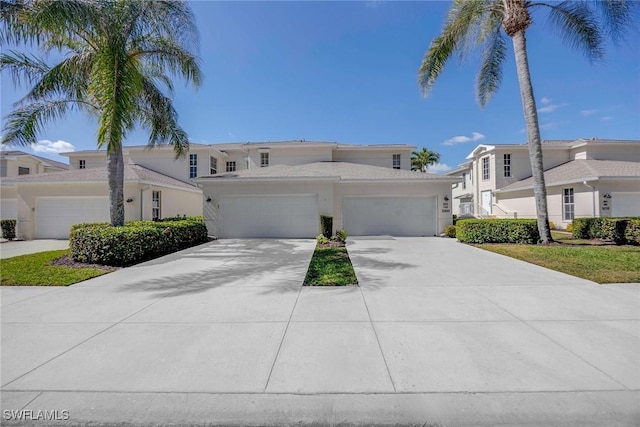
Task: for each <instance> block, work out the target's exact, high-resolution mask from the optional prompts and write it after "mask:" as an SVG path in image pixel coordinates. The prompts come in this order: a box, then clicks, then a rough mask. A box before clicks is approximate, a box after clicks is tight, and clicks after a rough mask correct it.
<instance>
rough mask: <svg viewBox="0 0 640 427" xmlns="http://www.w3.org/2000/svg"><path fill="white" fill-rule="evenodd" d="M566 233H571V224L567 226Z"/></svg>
mask: <svg viewBox="0 0 640 427" xmlns="http://www.w3.org/2000/svg"><path fill="white" fill-rule="evenodd" d="M567 231H568V232H569V233H573V224H567Z"/></svg>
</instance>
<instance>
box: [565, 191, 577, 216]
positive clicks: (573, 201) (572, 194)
mask: <svg viewBox="0 0 640 427" xmlns="http://www.w3.org/2000/svg"><path fill="white" fill-rule="evenodd" d="M569 191H570V194H569V195H568V196H569V197H570V198H571V201H570V202H567V200H566V198H567V192H569ZM568 207H571V218H568V216H567V210H566V208H568ZM575 217H576V195H575V191H574V189H573V187H571V188H563V189H562V220H563V221H566V222H570V221H573V219H574V218H575Z"/></svg>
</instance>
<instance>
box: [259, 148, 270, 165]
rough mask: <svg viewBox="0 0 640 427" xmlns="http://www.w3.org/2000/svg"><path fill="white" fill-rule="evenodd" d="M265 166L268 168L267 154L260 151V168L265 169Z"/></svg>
mask: <svg viewBox="0 0 640 427" xmlns="http://www.w3.org/2000/svg"><path fill="white" fill-rule="evenodd" d="M267 166H269V152H268V151H266V152H265V151H262V152H261V153H260V167H261V168H266V167H267Z"/></svg>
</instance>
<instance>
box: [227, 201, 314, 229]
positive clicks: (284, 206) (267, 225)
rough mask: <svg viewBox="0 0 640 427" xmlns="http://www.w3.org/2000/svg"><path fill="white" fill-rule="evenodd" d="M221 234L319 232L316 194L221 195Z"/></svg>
mask: <svg viewBox="0 0 640 427" xmlns="http://www.w3.org/2000/svg"><path fill="white" fill-rule="evenodd" d="M220 217H221V218H220V237H223V238H232V237H235V238H248V237H273V238H313V237H316V236H317V235H318V233H319V228H320V225H319V224H320V215H319V213H318V197H317V196H316V195H308V194H300V195H286V196H283V195H272V196H262V195H252V196H225V197H221V198H220Z"/></svg>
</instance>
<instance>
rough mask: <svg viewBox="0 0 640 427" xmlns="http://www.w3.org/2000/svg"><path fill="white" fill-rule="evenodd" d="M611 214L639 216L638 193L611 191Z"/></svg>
mask: <svg viewBox="0 0 640 427" xmlns="http://www.w3.org/2000/svg"><path fill="white" fill-rule="evenodd" d="M611 216H614V217H620V216H633V217H635V216H640V193H613V194H612V198H611Z"/></svg>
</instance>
